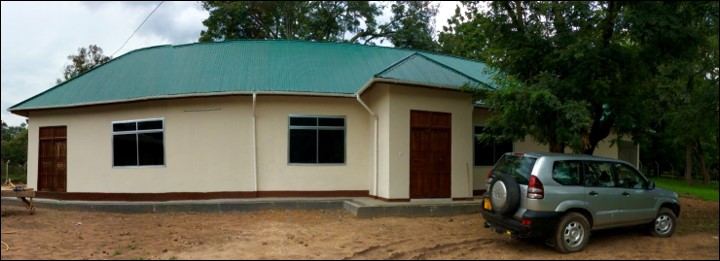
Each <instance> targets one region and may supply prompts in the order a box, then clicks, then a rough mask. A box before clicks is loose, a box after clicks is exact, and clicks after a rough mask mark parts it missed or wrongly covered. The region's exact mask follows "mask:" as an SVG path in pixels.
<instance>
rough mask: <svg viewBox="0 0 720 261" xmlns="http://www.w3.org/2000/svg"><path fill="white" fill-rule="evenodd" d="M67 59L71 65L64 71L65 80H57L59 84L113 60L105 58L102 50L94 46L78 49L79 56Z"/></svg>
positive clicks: (71, 56) (69, 56)
mask: <svg viewBox="0 0 720 261" xmlns="http://www.w3.org/2000/svg"><path fill="white" fill-rule="evenodd" d="M67 58H68V59H69V60H70V64H69V65H67V66H65V68H64V69H63V78H62V79H60V78H58V79H57V80H56V83H57V84H60V83H62V82H64V81H67V80H70V79H72V78H74V77H75V76H78V75H80V74H82V73H84V72H87V71H89V70H91V69H92V68H95V67H96V66H98V65H101V64H103V63H106V62H108V61H110V59H112V58H111V57H109V56H105V55H104V54H103V50H102V48H100V47H98V46H97V45H94V44H91V45H89V46H88V48H87V49H86V48H85V47H80V48H78V54H77V55H68V57H67Z"/></svg>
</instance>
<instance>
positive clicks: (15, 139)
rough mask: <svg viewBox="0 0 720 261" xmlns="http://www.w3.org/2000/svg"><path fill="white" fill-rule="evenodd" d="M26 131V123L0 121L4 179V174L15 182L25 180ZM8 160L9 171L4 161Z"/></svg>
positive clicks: (3, 177) (0, 153)
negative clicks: (14, 123)
mask: <svg viewBox="0 0 720 261" xmlns="http://www.w3.org/2000/svg"><path fill="white" fill-rule="evenodd" d="M27 143H28V131H27V125H26V124H25V123H21V124H20V126H8V125H7V123H5V122H4V121H3V122H2V151H1V152H0V155H1V156H2V158H1V159H0V161H2V162H1V163H2V164H1V165H2V179H3V180H5V177H6V174H9V177H10V178H11V179H12V180H14V181H15V182H22V183H24V182H25V179H26V173H25V167H26V165H25V164H26V163H27V147H28V145H27ZM8 161H10V165H9V168H10V169H9V172H8V170H7V169H6V167H7V166H6V163H7V162H8Z"/></svg>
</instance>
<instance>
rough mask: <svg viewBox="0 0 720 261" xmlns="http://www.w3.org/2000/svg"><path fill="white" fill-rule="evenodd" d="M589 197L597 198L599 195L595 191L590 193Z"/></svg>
mask: <svg viewBox="0 0 720 261" xmlns="http://www.w3.org/2000/svg"><path fill="white" fill-rule="evenodd" d="M588 195H590V196H597V195H598V193H597V192H595V191H590V193H588Z"/></svg>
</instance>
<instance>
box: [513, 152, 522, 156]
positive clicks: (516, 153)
mask: <svg viewBox="0 0 720 261" xmlns="http://www.w3.org/2000/svg"><path fill="white" fill-rule="evenodd" d="M512 155H513V156H518V157H522V156H525V153H522V152H513V154H512Z"/></svg>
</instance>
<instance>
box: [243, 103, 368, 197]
mask: <svg viewBox="0 0 720 261" xmlns="http://www.w3.org/2000/svg"><path fill="white" fill-rule="evenodd" d="M255 114H256V119H257V130H258V141H257V142H258V173H259V178H258V190H259V191H276V190H282V191H303V190H311V191H319V190H369V189H370V184H371V183H370V182H369V181H368V180H369V179H368V176H370V173H372V172H371V171H372V169H371V166H372V161H371V158H370V157H369V155H370V151H369V148H370V145H371V144H370V143H371V141H372V139H371V138H370V132H369V130H370V127H369V126H370V125H369V121H368V118H370V115H369V114H368V112H367V111H366V110H365V108H363V107H362V106H361V105H360V103H359V102H358V101H357V100H356V99H354V98H329V97H305V96H275V95H264V96H258V97H257V105H256V113H255ZM290 114H303V115H323V116H345V117H346V123H345V124H346V126H347V129H346V133H345V139H346V147H345V149H346V164H335V165H298V164H288V116H289V115H290ZM247 128H248V129H250V126H249V125H248V126H247Z"/></svg>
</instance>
